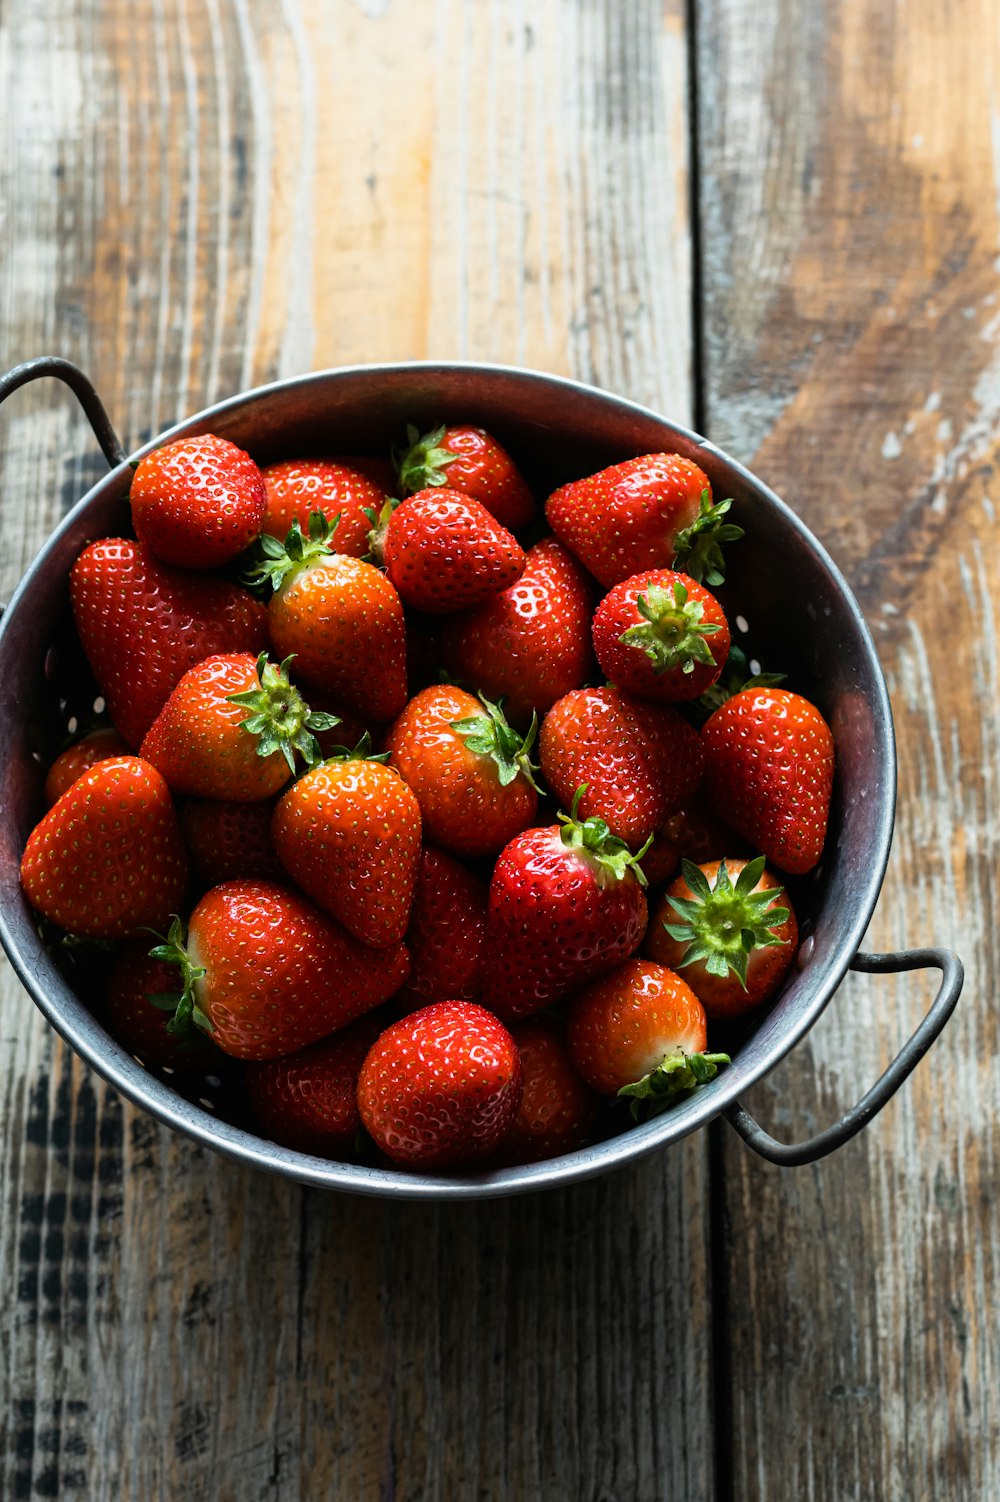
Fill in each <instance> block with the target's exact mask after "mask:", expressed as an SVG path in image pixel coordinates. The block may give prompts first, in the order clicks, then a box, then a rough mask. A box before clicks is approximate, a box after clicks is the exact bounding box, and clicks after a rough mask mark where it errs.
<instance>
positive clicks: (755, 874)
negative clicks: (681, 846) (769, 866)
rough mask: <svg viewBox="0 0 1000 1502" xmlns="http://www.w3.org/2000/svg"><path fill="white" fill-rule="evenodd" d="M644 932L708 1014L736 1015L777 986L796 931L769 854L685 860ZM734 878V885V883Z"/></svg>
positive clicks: (656, 956)
mask: <svg viewBox="0 0 1000 1502" xmlns="http://www.w3.org/2000/svg"><path fill="white" fill-rule="evenodd" d="M681 869H682V873H683V874H682V875H681V876H679V877H678V878H677V880H676V881H675V882H674V883H673V885H672V886H669V887H668V888H667V890H666V892H665V893H664V894H663V898H662V900H661V902H660V904H659V907H658V908H657V910H656V912H655V914H654V916H653V920H652V922H651V923H650V926H649V933H648V934H647V935H646V944H645V953H646V954H647V955H648V956H649V958H650V959H651V960H656V962H657V963H658V964H660V965H666V966H667V967H668V968H669V969H671V970H680V969H683V970H684V979H685V980H686V981H687V983H688V985H689V986H690V987H691V989H692V991H693V992H694V993H695V995H696V996H697V998H698V1000H699V1001H700V1002H701V1004H702V1006H703V1007H704V1008H705V1011H706V1012H707V1014H708V1016H709V1017H710V1018H721V1017H738V1016H740V1015H741V1014H742V1013H743V1012H749V1011H751V1010H752V1009H753V1008H754V1007H756V1006H760V1004H761V1002H763V1001H768V1000H769V999H770V997H772V996H773V995H774V993H775V991H777V989H778V987H779V986H780V985H781V982H782V981H783V980H784V978H785V976H786V975H787V973H788V968H789V966H790V965H791V963H792V960H793V959H794V957H795V949H796V946H797V944H798V938H799V931H798V925H797V924H796V922H795V913H794V912H793V910H792V907H791V905H790V903H789V902H788V899H787V897H785V898H784V899H783V900H779V899H781V898H782V893H783V892H784V888H783V887H782V886H781V884H780V883H779V882H778V880H777V878H776V877H774V876H772V875H771V873H770V871H766V870H765V869H764V857H763V856H762V855H759V856H757V858H756V860H752V861H745V860H722V861H708V862H706V863H705V864H704V865H700V866H696V865H694V864H693V863H692V862H691V861H687V860H686V861H684V862H683V863H682V867H681ZM734 879H735V884H734Z"/></svg>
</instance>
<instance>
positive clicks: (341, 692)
mask: <svg viewBox="0 0 1000 1502" xmlns="http://www.w3.org/2000/svg"><path fill="white" fill-rule="evenodd" d="M333 531H334V528H333V526H332V525H330V524H328V523H327V522H326V520H325V519H324V517H323V514H322V512H319V511H314V512H313V513H312V515H311V516H310V518H309V534H308V536H306V535H304V534H303V532H302V529H301V527H300V526H299V523H298V522H297V521H295V522H293V523H292V526H291V529H290V531H289V533H288V536H287V537H286V538H285V541H284V544H282V543H280V542H277V541H276V540H275V539H274V538H273V537H267V536H265V537H262V538H261V540H260V544H259V548H260V559H259V562H258V563H257V565H256V567H255V568H254V569H253V571H252V574H251V577H252V578H253V579H254V580H256V581H261V582H263V581H269V582H270V583H271V584H272V585H273V587H274V594H273V596H272V598H271V602H270V605H269V606H268V621H269V626H270V632H271V642H272V645H273V647H274V650H275V651H276V652H277V653H279V654H280V655H281V656H282V657H283V658H284V657H291V656H295V657H296V663H295V670H296V673H297V674H299V675H300V676H301V677H302V678H304V679H305V680H306V682H307V683H314V684H316V685H317V687H319V688H322V689H325V690H326V691H327V692H328V693H331V694H334V695H336V696H337V697H339V698H342V699H343V701H344V703H345V704H346V705H347V707H348V709H351V710H353V711H354V712H355V713H357V714H359V715H361V717H362V719H368V718H371V719H373V720H391V719H394V718H395V716H396V715H398V714H399V712H400V710H401V709H402V708H403V705H404V704H405V703H406V626H405V622H404V619H403V606H402V602H401V601H400V598H399V596H398V595H397V593H396V591H395V590H394V589H393V587H392V585H391V584H390V583H389V580H388V579H387V578H386V577H385V575H384V574H383V573H382V572H381V571H380V570H379V569H377V568H374V567H373V566H372V565H371V564H370V563H363V562H362V561H361V559H359V558H349V557H347V556H346V555H345V554H343V553H335V552H334V551H333V542H332V538H333Z"/></svg>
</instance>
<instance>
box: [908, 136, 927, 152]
mask: <svg viewBox="0 0 1000 1502" xmlns="http://www.w3.org/2000/svg"><path fill="white" fill-rule="evenodd" d="M923 144H924V138H923V136H922V135H920V133H919V131H918V133H917V134H916V135H915V136H914V137H913V140H912V141H911V142H910V145H911V146H912V147H914V149H915V150H916V151H919V150H920V148H921V146H922V145H923Z"/></svg>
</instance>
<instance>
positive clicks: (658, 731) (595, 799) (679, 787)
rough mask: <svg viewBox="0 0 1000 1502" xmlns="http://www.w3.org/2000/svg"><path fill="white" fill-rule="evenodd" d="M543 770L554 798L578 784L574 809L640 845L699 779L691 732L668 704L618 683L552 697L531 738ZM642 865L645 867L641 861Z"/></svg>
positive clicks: (563, 798)
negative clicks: (638, 694) (581, 789)
mask: <svg viewBox="0 0 1000 1502" xmlns="http://www.w3.org/2000/svg"><path fill="white" fill-rule="evenodd" d="M538 750H539V756H540V759H541V763H542V772H543V774H544V776H545V779H546V781H547V782H548V784H549V786H550V787H551V788H552V791H553V792H554V793H555V795H556V797H557V798H558V799H559V801H560V802H561V803H562V804H563V805H564V806H565V805H567V804H569V803H571V802H572V800H573V796H574V794H575V792H576V789H577V788H578V787H580V785H581V784H583V785H584V786H585V792H584V793H583V796H582V797H581V799H580V803H579V809H580V815H581V817H582V818H584V819H589V818H590V817H591V816H592V815H596V816H597V817H598V818H601V819H603V820H604V822H605V823H606V824H607V826H608V828H609V829H610V831H611V833H612V834H613V835H616V836H617V837H618V839H620V840H624V841H625V844H626V845H631V846H632V847H633V849H634V848H636V847H638V846H639V845H642V844H643V843H644V842H645V841H646V840H648V839H649V838H650V836H651V835H652V834H653V833H654V831H655V830H656V828H657V826H658V825H660V824H662V822H663V820H664V819H665V818H666V816H667V814H668V813H669V812H670V811H671V809H674V808H676V807H677V806H678V804H680V803H682V802H683V801H684V799H685V798H689V797H690V796H691V794H692V793H694V792H695V790H696V789H697V787H698V784H699V782H700V781H701V767H702V751H701V742H700V741H699V739H698V732H697V730H694V729H693V728H692V727H691V726H690V725H689V724H688V723H687V721H686V720H683V719H682V718H681V716H680V715H679V714H678V713H677V711H676V710H675V709H671V708H670V707H669V705H660V704H649V703H644V702H643V700H641V699H631V698H629V697H628V696H627V695H626V694H623V693H621V692H620V690H618V689H617V688H578V689H574V691H573V692H572V693H570V694H566V695H565V696H564V697H563V698H562V699H560V700H559V702H558V703H557V704H554V705H553V706H552V708H551V709H550V710H549V712H548V714H547V715H546V716H545V720H544V723H543V725H542V730H541V735H540V736H539V740H538ZM644 869H645V868H644Z"/></svg>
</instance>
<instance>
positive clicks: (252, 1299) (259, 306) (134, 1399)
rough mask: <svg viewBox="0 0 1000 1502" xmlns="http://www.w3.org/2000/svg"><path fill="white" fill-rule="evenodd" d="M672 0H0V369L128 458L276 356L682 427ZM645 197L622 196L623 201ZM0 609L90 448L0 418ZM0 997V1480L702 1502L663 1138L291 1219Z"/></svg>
mask: <svg viewBox="0 0 1000 1502" xmlns="http://www.w3.org/2000/svg"><path fill="white" fill-rule="evenodd" d="M683 11H684V7H683V4H682V0H670V3H668V4H666V5H664V4H662V3H655V0H629V3H628V4H626V5H618V4H615V3H612V0H601V3H594V4H587V5H573V4H565V3H561V0H544V3H543V4H541V5H532V6H529V5H527V4H526V3H525V0H486V3H482V4H480V3H477V0H440V3H434V4H431V3H430V0H425V3H423V4H419V5H402V4H399V3H396V4H392V3H390V0H336V3H333V4H329V3H326V0H282V4H281V5H280V6H279V5H273V4H269V3H267V0H179V3H177V4H166V3H164V0H138V3H134V0H128V3H126V0H113V3H110V4H109V3H100V4H99V3H97V0H45V3H44V4H38V3H36V0H11V3H10V4H8V5H6V6H5V7H4V8H3V11H2V13H0V68H2V70H3V73H2V83H0V92H2V95H3V98H4V100H5V110H4V112H3V118H2V121H0V130H2V131H3V144H4V150H3V152H2V153H0V199H2V201H3V203H4V204H5V207H6V211H7V212H6V218H5V219H4V220H3V222H2V224H0V235H2V236H3V242H2V243H3V249H4V251H5V254H4V255H3V256H2V258H0V330H2V332H0V347H2V349H3V350H4V351H5V352H6V357H7V359H8V360H10V361H11V362H12V361H13V360H14V359H18V358H24V357H27V356H29V355H32V354H35V353H38V352H41V351H43V350H56V351H58V352H61V353H64V354H68V355H70V356H71V357H73V358H76V359H78V360H79V361H80V362H81V363H83V364H84V365H85V366H86V367H87V368H88V369H89V370H90V371H91V373H92V374H93V376H94V378H95V380H96V382H97V385H98V387H99V389H100V390H101V391H102V393H103V394H104V396H105V399H106V401H107V403H108V406H109V409H110V411H111V412H112V414H113V416H114V417H115V418H116V420H117V421H118V423H119V424H120V426H121V429H122V431H123V434H124V436H125V438H126V440H127V441H128V442H129V443H133V442H135V441H137V440H138V439H139V438H140V437H142V436H144V435H146V434H148V433H150V432H155V431H158V430H159V429H160V428H162V427H163V426H164V425H165V424H166V423H168V422H169V421H171V420H172V419H173V418H175V417H177V416H180V415H183V414H184V413H186V412H189V411H191V410H193V409H195V408H196V407H198V406H201V405H203V404H204V403H207V402H209V401H211V400H214V399H215V398H216V397H218V396H220V395H224V394H226V393H228V392H231V391H235V390H238V389H240V388H241V387H243V386H246V385H248V384H252V383H254V382H257V381H260V380H265V379H268V378H271V377H274V376H278V375H283V374H288V373H292V372H295V371H299V370H303V369H307V368H309V367H311V366H321V365H325V364H335V363H345V362H349V361H355V360H356V361H366V360H373V359H382V358H397V359H398V358H408V357H413V356H422V355H434V356H466V357H470V358H488V359H497V360H501V361H509V362H518V361H521V362H524V363H526V364H533V365H538V366H543V367H546V368H549V369H553V370H560V371H568V372H571V373H574V374H577V375H582V376H585V377H589V378H591V379H593V380H596V381H599V382H602V383H604V384H607V385H609V386H613V387H615V388H616V389H618V390H621V391H624V392H626V393H627V394H630V395H633V396H635V397H637V398H639V399H645V400H649V401H651V402H653V403H655V404H656V405H658V406H660V407H661V408H663V409H665V410H669V411H671V412H672V413H674V414H675V415H677V416H678V417H679V418H680V419H681V420H686V419H687V418H688V417H689V415H690V411H691V390H690V343H691V340H690V309H689V303H690V270H689V243H688V229H687V187H686V170H687V165H686V114H685V112H686V101H687V89H686V78H685V69H686V51H685V37H684V27H683ZM650 183H653V184H655V191H650V188H649V185H650ZM0 464H2V473H3V476H4V489H3V498H2V501H0V528H2V533H0V540H2V542H3V544H4V546H3V547H2V549H0V586H2V587H0V596H2V595H3V593H5V592H9V590H10V588H11V587H12V585H13V584H14V582H15V581H16V579H17V578H18V577H19V575H20V573H21V572H22V570H23V568H24V566H25V564H26V563H27V562H28V560H29V559H30V557H31V555H32V554H33V552H34V551H35V550H36V548H37V547H38V545H39V543H40V542H41V540H42V539H43V538H44V536H45V535H46V533H47V532H48V530H49V529H50V528H51V526H52V524H53V522H54V520H55V519H56V517H57V515H58V513H59V510H60V507H61V505H62V504H63V503H65V502H67V501H68V500H70V499H72V498H74V497H75V496H77V495H79V494H80V493H81V492H82V491H83V490H85V489H86V487H87V485H88V484H89V483H90V480H91V478H92V477H93V476H95V475H96V474H97V473H99V472H100V465H99V463H98V461H97V460H96V459H95V458H94V457H93V452H92V444H91V442H90V440H89V439H88V436H87V433H86V430H85V426H84V424H83V423H82V421H81V419H80V418H79V417H78V416H77V415H76V414H75V412H73V411H72V410H71V409H70V407H69V405H68V402H67V399H66V398H65V397H62V396H58V397H57V396H56V395H54V394H53V393H51V392H49V391H44V392H24V393H20V394H19V395H18V396H17V397H16V398H15V399H13V400H12V402H11V403H10V404H8V406H6V407H5V409H4V412H3V414H2V417H0ZM2 986H3V991H2V998H3V999H2V1006H0V1204H2V1224H0V1308H3V1309H4V1310H5V1311H6V1312H9V1317H6V1315H5V1318H4V1319H3V1320H0V1394H2V1401H0V1495H3V1496H8V1495H9V1496H11V1497H12V1498H22V1497H23V1498H43V1497H50V1496H53V1495H59V1496H62V1497H71V1496H73V1495H82V1496H86V1497H87V1498H88V1499H90V1498H93V1499H95V1502H103V1499H115V1502H117V1499H118V1498H120V1497H128V1498H134V1499H147V1498H149V1499H152V1498H163V1499H169V1502H177V1499H183V1502H194V1499H206V1502H208V1499H211V1502H226V1499H239V1502H243V1499H256V1498H265V1497H269V1498H270V1497H280V1498H284V1499H295V1498H309V1499H310V1502H313V1499H316V1498H347V1497H350V1498H359V1499H361V1498H369V1497H376V1496H377V1497H397V1498H400V1499H402V1498H413V1499H416V1498H420V1499H421V1502H433V1499H434V1498H441V1499H450V1498H453V1497H459V1496H461V1497H465V1496H472V1495H476V1496H481V1497H483V1498H503V1497H508V1496H509V1497H531V1498H540V1499H547V1498H551V1499H553V1502H554V1499H560V1502H561V1499H563V1498H567V1497H571V1496H581V1497H590V1496H592V1497H594V1498H597V1497H612V1496H615V1497H629V1498H634V1499H637V1502H644V1499H653V1498H657V1499H658V1498H664V1497H666V1498H678V1499H681V1498H683V1499H685V1502H688V1499H690V1502H699V1499H706V1498H708V1497H709V1495H710V1494H711V1492H712V1486H713V1481H712V1459H711V1446H710V1444H709V1442H708V1434H709V1409H710V1331H709V1325H708V1319H709V1315H708V1308H709V1301H708V1247H707V1215H706V1211H705V1208H704V1207H705V1202H706V1193H707V1185H706V1171H705V1149H704V1144H703V1143H702V1142H689V1143H687V1144H685V1145H684V1147H683V1148H682V1149H681V1150H679V1151H677V1152H675V1153H674V1154H672V1155H671V1156H669V1157H665V1158H662V1159H660V1160H657V1161H654V1162H651V1163H648V1164H646V1165H644V1166H642V1167H641V1168H639V1169H638V1170H636V1171H635V1172H632V1173H625V1174H620V1175H618V1176H617V1177H616V1178H614V1179H612V1180H609V1181H607V1182H604V1183H600V1184H596V1185H593V1186H586V1187H581V1188H579V1189H577V1190H575V1191H572V1192H569V1193H565V1194H562V1195H555V1196H550V1197H544V1198H538V1199H534V1200H528V1201H524V1202H520V1203H518V1204H517V1205H514V1206H508V1205H490V1206H479V1207H475V1208H472V1209H469V1210H466V1209H459V1208H457V1207H449V1208H444V1209H441V1210H433V1209H410V1208H407V1207H397V1208H393V1209H386V1208H385V1207H383V1206H381V1205H378V1204H373V1203H366V1202H361V1201H351V1200H346V1199H333V1198H328V1197H324V1196H321V1195H318V1194H315V1193H305V1194H304V1193H301V1192H300V1191H298V1190H297V1189H294V1188H291V1187H288V1186H286V1185H283V1184H281V1183H279V1182H277V1181H274V1180H271V1179H267V1178H263V1177H261V1176H257V1175H254V1174H251V1173H247V1172H243V1171H241V1170H238V1169H235V1168H233V1167H232V1166H231V1165H229V1164H226V1163H224V1162H222V1161H221V1160H219V1159H216V1158H215V1157H214V1156H212V1155H209V1154H205V1153H202V1152H200V1151H199V1150H197V1149H195V1148H193V1147H192V1146H191V1145H189V1144H187V1143H186V1142H183V1141H181V1140H179V1139H177V1138H174V1137H172V1136H170V1135H169V1134H167V1133H165V1132H162V1131H160V1130H159V1129H157V1128H156V1127H154V1126H153V1125H152V1123H150V1122H149V1121H148V1120H147V1119H146V1118H145V1117H143V1116H142V1115H140V1114H138V1113H136V1112H134V1111H133V1110H131V1109H130V1108H128V1107H123V1105H122V1104H121V1103H120V1102H119V1101H118V1099H117V1098H116V1097H115V1096H114V1095H112V1094H111V1093H109V1092H108V1091H107V1090H105V1089H104V1088H103V1086H101V1084H100V1083H99V1082H98V1081H97V1080H96V1079H94V1078H93V1077H92V1076H90V1075H89V1074H88V1072H87V1071H85V1070H84V1069H83V1068H82V1066H80V1065H79V1064H78V1063H77V1062H75V1061H74V1060H73V1059H72V1058H71V1057H70V1055H69V1054H68V1053H67V1051H66V1049H65V1048H64V1047H63V1046H62V1045H61V1044H58V1043H57V1042H56V1041H55V1040H54V1038H53V1037H52V1035H51V1034H50V1033H49V1032H48V1031H47V1029H46V1028H45V1026H44V1025H43V1023H42V1022H41V1019H40V1018H39V1017H38V1016H37V1015H36V1014H35V1012H34V1010H33V1009H32V1008H31V1006H30V1004H29V1003H28V1001H27V999H26V998H25V996H24V995H23V993H22V992H21V991H20V989H19V988H18V987H17V985H16V984H15V983H14V981H13V979H12V977H11V975H10V973H9V971H5V972H4V974H3V980H2Z"/></svg>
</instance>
